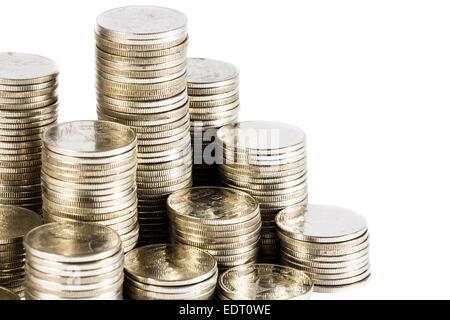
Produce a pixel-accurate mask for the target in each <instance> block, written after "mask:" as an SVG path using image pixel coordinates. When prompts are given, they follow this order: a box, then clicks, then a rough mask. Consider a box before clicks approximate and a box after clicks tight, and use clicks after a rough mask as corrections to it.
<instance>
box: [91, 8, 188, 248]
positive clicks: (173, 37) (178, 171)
mask: <svg viewBox="0 0 450 320" xmlns="http://www.w3.org/2000/svg"><path fill="white" fill-rule="evenodd" d="M96 40H97V47H96V53H97V111H98V117H99V119H103V120H110V121H115V122H119V123H122V124H125V125H128V126H130V127H132V128H133V129H134V130H135V131H136V133H137V137H138V171H137V185H138V199H139V222H140V224H141V231H140V244H151V243H162V242H166V241H167V238H168V232H167V214H166V209H165V201H166V199H167V196H168V195H169V194H170V193H172V192H174V191H176V190H179V189H183V188H186V187H189V186H191V184H192V151H191V140H190V131H189V127H190V122H189V103H188V96H187V90H186V51H187V44H188V37H187V18H186V16H185V15H184V14H182V13H180V12H178V11H176V10H172V9H167V8H160V7H151V6H137V7H124V8H117V9H112V10H109V11H106V12H104V13H102V14H101V15H100V16H99V17H98V19H97V28H96Z"/></svg>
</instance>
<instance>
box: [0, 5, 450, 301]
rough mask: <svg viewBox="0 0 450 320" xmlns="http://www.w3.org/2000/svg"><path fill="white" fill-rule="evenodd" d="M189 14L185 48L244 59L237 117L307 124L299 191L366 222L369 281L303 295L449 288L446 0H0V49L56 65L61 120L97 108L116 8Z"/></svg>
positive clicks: (443, 292)
mask: <svg viewBox="0 0 450 320" xmlns="http://www.w3.org/2000/svg"><path fill="white" fill-rule="evenodd" d="M132 4H154V5H162V6H167V7H173V8H176V9H179V10H181V11H183V12H184V13H186V14H187V15H188V17H189V33H190V48H189V55H190V56H192V57H195V56H197V57H207V58H215V59H221V60H226V61H229V62H232V63H234V64H236V65H237V66H239V68H240V70H241V87H240V91H241V102H242V104H241V107H242V109H241V110H242V111H241V120H250V119H273V120H280V121H285V122H289V123H292V124H295V125H298V126H299V127H301V128H303V129H304V130H305V131H306V133H307V135H308V166H309V188H310V202H311V203H323V204H333V205H338V206H343V207H347V208H351V209H353V210H355V211H358V212H360V213H362V214H363V215H365V217H366V218H367V220H368V223H369V228H370V232H371V250H372V251H371V262H372V272H373V275H372V280H371V282H370V283H369V285H367V286H366V287H364V288H362V289H357V290H354V291H349V292H346V293H342V294H335V295H320V294H315V295H314V296H313V299H336V298H342V299H347V298H348V299H369V298H375V299H382V298H387V299H391V298H406V299H408V298H450V293H449V292H448V288H449V286H450V278H449V276H448V274H449V271H450V258H449V255H450V253H449V252H450V250H449V245H450V241H449V236H450V210H449V209H450V201H449V193H450V190H449V189H450V187H449V186H450V151H449V150H450V147H449V146H450V143H449V140H450V127H449V122H450V112H449V108H450V97H449V88H450V41H449V39H450V34H449V31H450V18H449V17H450V3H449V2H448V1H413V0H408V1H406V0H405V1H395V0H388V1H384V0H378V1H362V0H355V1H336V0H332V1H319V0H315V1H281V0H279V1H270V2H269V1H243V0H237V1H234V0H227V1H211V0H202V1H199V0H195V1H194V0H190V1H186V0H179V1H175V0H174V1H153V2H149V1H136V0H135V1H119V0H105V1H70V2H69V1H56V0H55V1H44V0H40V1H18V0H15V1H2V4H1V8H0V30H1V41H0V51H23V52H30V53H37V54H41V55H45V56H48V57H50V58H52V59H54V60H56V61H57V62H58V63H59V64H60V69H61V76H60V89H59V94H60V99H61V111H60V121H67V120H78V119H95V118H96V113H95V89H94V36H93V35H94V33H93V30H94V26H95V19H96V16H97V15H98V14H99V13H101V12H102V11H104V10H106V9H109V8H113V7H117V6H124V5H132Z"/></svg>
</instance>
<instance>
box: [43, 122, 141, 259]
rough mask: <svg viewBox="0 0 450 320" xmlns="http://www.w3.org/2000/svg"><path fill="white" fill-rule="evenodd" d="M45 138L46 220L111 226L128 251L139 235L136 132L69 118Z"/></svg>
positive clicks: (115, 125)
mask: <svg viewBox="0 0 450 320" xmlns="http://www.w3.org/2000/svg"><path fill="white" fill-rule="evenodd" d="M43 142H44V148H43V150H42V191H43V192H42V197H43V211H44V219H45V221H47V222H62V221H84V222H92V223H97V224H102V225H104V226H108V227H111V228H112V229H114V230H115V231H117V233H118V234H119V235H120V236H121V238H122V242H123V246H124V250H125V251H126V252H128V251H129V250H131V249H132V248H133V247H134V246H135V245H136V243H137V239H138V235H139V224H138V219H137V194H136V181H135V179H136V167H137V162H136V161H137V160H136V155H137V151H136V144H137V142H136V134H135V133H134V131H133V130H132V129H131V128H128V127H126V126H124V125H121V124H118V123H113V122H107V121H90V120H87V121H73V122H67V123H62V124H58V125H55V126H53V127H51V128H49V129H48V130H46V131H45V133H44V135H43Z"/></svg>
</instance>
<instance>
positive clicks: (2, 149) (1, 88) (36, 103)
mask: <svg viewBox="0 0 450 320" xmlns="http://www.w3.org/2000/svg"><path fill="white" fill-rule="evenodd" d="M57 76H58V66H57V65H56V64H55V63H54V62H53V61H51V60H49V59H47V58H44V57H41V56H36V55H31V54H25V53H12V52H8V53H0V204H6V205H15V206H20V207H26V208H28V209H31V210H34V211H36V212H39V213H40V211H41V208H42V200H41V186H40V184H41V177H40V173H41V133H42V132H43V131H44V130H45V129H46V128H47V127H48V126H49V125H51V124H52V123H54V122H56V119H57V113H58V97H57V94H56V88H57V86H58V82H57Z"/></svg>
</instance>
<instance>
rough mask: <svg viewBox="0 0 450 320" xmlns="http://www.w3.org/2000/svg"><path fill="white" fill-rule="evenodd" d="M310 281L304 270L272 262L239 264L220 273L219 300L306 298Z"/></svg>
mask: <svg viewBox="0 0 450 320" xmlns="http://www.w3.org/2000/svg"><path fill="white" fill-rule="evenodd" d="M312 288H313V283H312V281H311V278H309V277H308V276H307V275H306V273H304V272H301V271H299V270H295V269H293V268H290V267H285V266H278V265H274V264H254V265H245V266H239V267H235V268H232V269H229V270H227V271H225V272H224V273H222V274H221V275H220V277H219V282H218V288H217V291H218V294H219V298H220V299H221V300H307V299H309V298H310V297H311V293H312Z"/></svg>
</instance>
